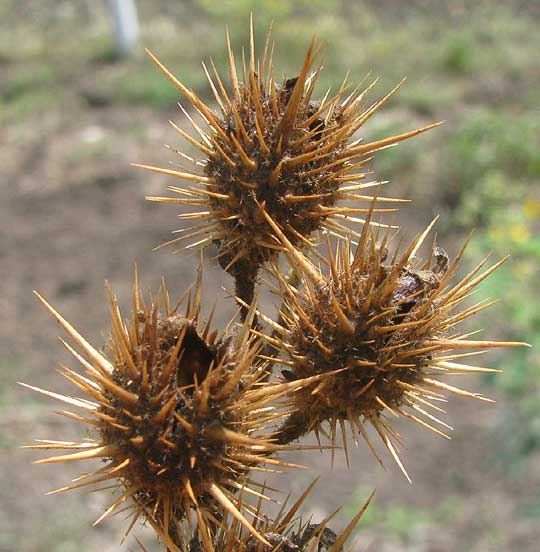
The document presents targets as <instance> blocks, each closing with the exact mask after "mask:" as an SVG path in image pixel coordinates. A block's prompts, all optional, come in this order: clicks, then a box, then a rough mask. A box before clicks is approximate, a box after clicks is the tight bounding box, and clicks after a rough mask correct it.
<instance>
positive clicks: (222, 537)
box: [173, 481, 374, 552]
mask: <svg viewBox="0 0 540 552" xmlns="http://www.w3.org/2000/svg"><path fill="white" fill-rule="evenodd" d="M315 483H316V481H314V482H313V483H312V484H311V485H310V486H309V487H308V488H307V489H306V490H305V491H304V493H303V494H302V495H301V496H300V497H299V498H298V499H297V500H296V502H295V503H294V504H293V505H292V506H291V507H290V508H289V509H285V505H283V507H282V509H281V511H280V513H279V514H278V516H277V518H276V519H274V520H273V521H272V520H268V519H267V518H266V517H264V516H263V515H261V512H260V510H259V509H260V506H261V504H260V503H259V505H258V508H257V510H256V511H255V514H256V517H257V520H256V521H255V526H256V528H257V530H258V531H259V532H260V534H262V535H264V537H265V538H266V540H267V541H268V544H266V545H263V544H261V543H260V542H258V541H256V540H255V539H254V538H253V536H252V535H250V534H248V533H245V531H242V528H241V527H240V526H239V525H238V524H234V523H232V524H229V525H228V526H227V528H226V529H223V530H222V531H220V532H219V533H218V535H217V536H216V539H215V541H214V542H208V541H206V542H204V541H203V540H201V539H199V538H194V539H192V541H191V542H190V543H189V544H188V545H186V546H185V548H186V549H187V550H188V551H189V552H316V551H317V552H343V549H344V548H343V546H344V545H345V544H346V542H347V541H348V539H349V537H350V536H351V534H352V532H353V531H354V529H355V528H356V526H357V525H358V522H359V521H360V519H361V517H362V515H363V513H364V512H365V510H366V509H367V507H368V505H369V503H370V501H371V499H372V498H373V494H374V493H372V494H371V496H370V497H369V498H368V499H367V501H366V502H365V503H364V504H363V505H362V507H361V508H360V509H359V511H358V512H357V513H356V515H355V516H354V517H353V519H352V520H351V521H350V522H349V524H348V525H347V527H346V528H345V529H344V530H343V531H342V532H341V533H339V534H337V533H335V532H334V531H332V530H331V529H330V528H329V527H328V523H329V521H330V519H329V518H328V519H326V520H325V521H324V522H322V523H305V522H302V521H301V519H298V513H299V511H300V508H301V506H302V505H303V504H304V502H305V500H306V498H307V496H308V495H309V493H310V492H311V490H312V489H313V487H314V485H315ZM225 521H227V520H225ZM173 552H178V551H177V550H174V551H173Z"/></svg>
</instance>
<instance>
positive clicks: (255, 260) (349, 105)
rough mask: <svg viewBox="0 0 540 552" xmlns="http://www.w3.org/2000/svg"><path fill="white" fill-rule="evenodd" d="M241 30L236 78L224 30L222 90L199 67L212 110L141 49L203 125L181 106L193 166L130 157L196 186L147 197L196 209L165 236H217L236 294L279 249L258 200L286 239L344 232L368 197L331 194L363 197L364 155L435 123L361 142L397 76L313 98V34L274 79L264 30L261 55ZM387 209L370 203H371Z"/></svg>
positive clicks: (249, 286)
mask: <svg viewBox="0 0 540 552" xmlns="http://www.w3.org/2000/svg"><path fill="white" fill-rule="evenodd" d="M250 38H251V39H250V56H249V66H248V67H246V65H245V63H243V66H242V76H243V80H242V81H239V79H238V74H237V68H236V61H235V57H234V54H233V51H232V49H231V46H230V41H229V39H228V37H227V46H228V52H229V65H230V80H231V88H232V91H231V92H230V93H229V92H227V90H226V89H225V87H224V85H223V82H222V79H221V77H220V76H219V74H218V72H217V71H216V69H215V67H214V66H213V65H212V68H213V73H214V75H213V77H212V76H211V75H210V72H209V71H208V70H207V69H206V67H205V70H206V76H207V77H208V81H209V84H210V87H211V89H212V91H213V93H214V98H215V100H216V103H217V105H218V107H219V113H217V112H215V111H214V110H213V109H212V108H211V107H209V106H208V105H206V104H205V103H204V102H203V101H202V100H201V99H200V98H199V97H198V96H197V95H196V94H195V93H194V92H193V91H191V90H189V89H188V88H187V87H186V86H185V85H183V84H182V83H181V82H180V81H178V79H176V77H174V75H173V74H172V73H171V72H170V71H169V70H168V69H166V68H165V67H164V66H163V65H162V64H161V62H159V61H158V60H157V58H155V57H154V56H153V55H152V54H150V55H151V56H152V58H153V59H154V61H155V62H156V64H157V65H158V66H159V67H160V69H161V70H162V71H163V72H164V74H165V75H166V76H167V77H168V78H169V79H170V80H171V81H172V82H173V83H174V84H175V86H177V88H178V89H179V90H180V91H181V92H182V94H184V95H185V97H186V98H187V99H188V101H189V102H190V103H191V105H192V107H193V108H194V109H195V110H196V111H197V112H198V113H199V114H200V115H201V117H202V118H203V119H204V120H205V121H206V123H207V125H208V129H207V130H205V129H203V128H201V127H200V125H199V124H197V122H196V121H195V120H194V119H193V118H192V117H191V116H189V115H188V114H187V112H185V111H184V113H185V114H186V116H187V117H188V119H189V121H190V123H191V124H192V126H193V127H194V130H195V131H196V133H197V134H198V138H194V137H192V136H190V135H189V134H187V133H186V132H185V131H184V130H182V129H180V128H179V127H177V126H176V125H174V126H175V128H176V129H177V130H178V132H179V133H180V134H181V135H182V136H183V137H184V138H186V139H187V140H188V141H189V142H190V143H191V144H192V145H194V146H195V147H196V148H198V149H199V150H200V151H201V152H202V153H203V154H204V155H205V156H206V160H205V161H203V162H199V161H195V160H194V159H191V158H189V157H187V156H186V155H185V154H181V155H182V157H184V158H187V159H189V160H190V162H191V164H194V165H195V166H194V168H193V169H192V168H190V167H183V170H182V171H181V172H180V171H173V170H168V169H160V168H158V167H150V166H147V165H139V166H141V167H143V168H146V169H149V170H153V171H157V172H161V173H164V174H168V175H172V176H176V177H178V178H181V179H187V180H189V181H195V182H197V183H199V184H200V185H202V186H203V187H195V186H189V187H171V188H170V190H171V191H173V192H175V193H177V194H179V195H180V197H179V198H178V197H152V198H149V199H152V200H154V201H160V202H165V203H176V204H180V205H190V206H193V205H195V206H199V207H202V208H204V209H205V210H204V211H201V212H198V213H188V214H186V215H183V216H185V217H187V218H189V219H193V218H194V219H197V218H199V219H201V220H202V222H201V224H200V225H195V226H193V227H189V228H188V229H185V232H187V233H186V234H185V235H183V236H181V237H179V238H176V239H174V240H172V241H170V242H168V243H179V242H181V241H184V240H189V239H193V238H197V239H198V241H197V242H195V243H196V244H197V245H201V244H205V243H210V242H214V243H215V244H216V245H217V246H218V250H219V253H218V258H219V260H220V263H221V266H222V267H223V268H224V269H225V270H226V271H227V272H230V273H231V274H232V275H233V276H234V278H235V280H236V289H237V294H238V296H239V297H240V299H242V300H244V301H245V302H247V303H251V301H252V299H253V290H254V287H255V282H256V278H257V274H258V273H259V269H260V268H261V267H262V266H263V265H264V264H265V263H267V261H269V260H273V259H275V258H276V257H277V255H278V254H279V251H280V248H279V246H278V242H277V240H276V235H275V232H274V231H273V230H272V228H271V227H270V226H269V225H268V224H267V223H266V222H265V220H264V217H263V216H262V214H261V210H260V205H264V207H265V209H266V210H267V211H268V213H269V214H270V216H271V217H272V218H273V220H274V221H275V223H276V224H277V225H278V226H279V228H280V229H281V231H282V232H284V233H285V235H286V236H287V238H288V239H289V241H290V242H291V243H292V244H293V245H295V246H302V245H303V243H304V241H305V240H308V239H310V237H311V236H312V235H313V234H314V233H315V232H318V231H320V230H325V231H326V232H329V233H331V234H337V235H342V234H344V233H347V232H348V230H347V228H346V225H344V224H343V223H344V220H351V219H352V220H356V221H357V222H363V220H362V219H357V218H356V215H358V214H362V213H367V212H368V211H369V206H368V205H364V206H358V205H357V206H355V207H350V206H349V207H347V206H342V205H338V202H339V201H340V200H346V199H351V200H355V201H356V202H366V201H372V199H373V198H372V197H370V196H366V195H364V192H363V190H365V189H367V188H370V187H373V186H375V185H377V184H378V183H376V182H364V179H365V177H366V175H367V173H366V169H365V166H366V164H367V163H368V161H369V160H370V159H371V157H369V155H370V154H372V153H373V152H375V151H377V150H379V149H381V148H384V147H387V146H390V145H392V144H396V143H398V142H400V141H402V140H405V139H407V138H410V137H412V136H416V135H418V134H420V133H422V132H425V131H427V130H429V129H431V128H433V127H435V126H437V125H436V124H435V125H429V126H427V127H425V128H421V129H418V130H414V131H412V132H407V133H404V134H400V135H396V136H390V137H388V138H385V139H382V140H377V141H375V142H370V143H366V144H364V143H363V140H362V138H359V137H357V136H356V133H357V132H358V131H359V130H360V129H361V127H362V126H363V125H364V124H365V123H366V121H367V120H368V119H369V118H370V117H371V116H372V115H373V114H374V113H375V112H376V111H377V110H378V109H379V108H380V107H381V106H382V105H383V104H384V103H385V102H386V100H387V99H388V98H390V97H391V96H392V94H394V93H395V92H396V91H397V90H398V89H399V87H400V86H401V84H402V83H400V84H399V85H398V86H396V87H395V88H394V89H393V90H392V91H391V92H390V93H389V94H387V95H386V96H385V97H384V98H382V99H381V100H379V101H377V102H375V103H373V104H371V105H366V104H365V101H366V96H367V93H368V92H369V90H370V89H371V86H369V87H367V88H366V89H365V90H361V88H360V87H356V88H355V89H354V90H352V91H348V90H347V83H346V82H344V83H343V84H342V86H341V87H340V88H339V90H338V91H337V92H336V94H334V95H333V96H329V94H327V95H326V96H324V97H323V98H322V99H320V100H314V99H313V94H314V92H315V86H316V83H317V79H318V77H319V75H320V72H321V70H322V62H320V61H318V62H317V65H316V67H315V69H314V66H315V64H316V60H317V45H316V41H315V39H313V41H312V43H311V45H310V47H309V49H308V51H307V54H306V57H305V59H304V63H303V65H302V68H301V70H300V73H299V74H298V76H297V77H294V78H290V79H286V80H285V81H283V82H282V83H278V82H276V80H275V76H274V67H273V63H272V52H270V51H269V44H270V34H268V36H267V40H266V46H265V49H264V54H263V56H262V59H261V60H260V61H259V60H258V59H256V56H255V46H254V39H253V27H251V35H250ZM372 86H373V85H372ZM201 170H202V172H203V173H204V174H202V175H201V174H200V172H201ZM388 201H391V202H397V201H399V200H397V199H391V198H384V197H379V198H378V202H388ZM394 210H395V209H388V208H386V209H385V208H376V211H379V212H384V211H394ZM181 216H182V215H181ZM205 235H206V237H203V238H200V236H205ZM188 247H189V246H188Z"/></svg>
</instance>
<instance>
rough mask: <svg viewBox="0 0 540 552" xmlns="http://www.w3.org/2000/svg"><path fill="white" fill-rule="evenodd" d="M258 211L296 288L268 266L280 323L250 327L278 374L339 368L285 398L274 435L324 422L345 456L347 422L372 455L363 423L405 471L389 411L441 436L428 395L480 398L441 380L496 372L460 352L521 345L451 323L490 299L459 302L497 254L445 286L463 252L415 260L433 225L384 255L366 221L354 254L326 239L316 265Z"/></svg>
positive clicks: (293, 434)
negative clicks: (278, 366) (476, 335)
mask: <svg viewBox="0 0 540 552" xmlns="http://www.w3.org/2000/svg"><path fill="white" fill-rule="evenodd" d="M265 216H266V218H267V220H268V222H269V224H271V225H272V227H273V228H274V230H275V232H276V233H277V234H278V235H279V237H280V240H281V243H282V245H283V247H284V248H285V250H286V253H287V256H288V258H289V261H290V263H291V265H292V266H293V267H295V269H296V270H297V271H299V272H300V274H301V280H302V283H303V289H302V290H301V289H298V288H297V287H295V286H293V285H291V284H290V283H289V282H287V280H286V279H285V278H284V277H283V276H281V275H280V273H279V271H278V270H277V269H276V270H275V274H276V277H277V278H278V279H279V281H280V284H281V289H282V291H283V293H284V295H285V303H284V307H283V309H282V313H281V320H282V323H281V324H277V323H275V322H272V321H270V320H268V319H267V318H266V317H264V319H265V320H266V321H267V322H269V323H270V324H271V327H272V328H273V335H264V334H262V333H260V332H258V331H255V333H257V334H259V335H262V336H263V337H265V339H266V340H267V341H268V342H269V343H270V344H271V345H273V346H274V347H275V348H276V349H277V350H278V351H279V353H280V355H279V357H280V358H279V360H277V362H280V363H282V364H283V365H284V367H285V368H286V370H287V372H286V374H285V379H287V380H294V379H301V378H305V377H311V376H313V375H314V374H324V373H330V372H331V371H335V370H336V369H338V370H341V371H339V372H337V373H334V374H329V375H328V377H325V378H323V379H321V380H320V382H317V383H314V384H312V385H310V386H306V387H304V388H303V389H302V390H301V391H300V392H299V393H297V394H295V395H294V396H292V397H291V406H292V408H293V410H294V411H295V412H294V413H293V414H292V415H291V416H290V417H289V418H288V420H287V421H286V423H285V424H284V425H283V426H282V428H281V429H280V431H279V434H278V437H279V442H282V443H286V442H290V441H292V440H294V439H297V438H298V437H300V436H301V435H303V434H305V433H307V432H309V431H312V430H315V431H316V432H319V431H323V430H322V429H321V424H322V423H323V422H329V424H330V435H329V438H330V439H331V440H332V442H333V443H334V442H335V437H336V432H337V430H338V428H339V431H340V432H341V434H342V438H343V446H344V449H345V453H346V455H347V438H346V430H345V422H348V423H349V425H350V428H351V432H352V434H353V436H354V439H355V441H356V440H357V435H360V436H361V437H363V438H364V439H365V440H366V441H367V443H368V445H369V447H370V448H371V450H372V451H373V452H374V454H375V455H376V456H377V453H376V452H375V449H374V447H373V446H372V444H371V442H370V440H369V439H368V435H367V433H366V430H365V428H364V426H365V425H366V424H367V425H371V426H372V427H373V428H374V429H375V431H376V433H377V434H378V435H379V436H380V438H381V440H382V442H383V443H384V445H385V447H386V448H387V449H388V451H389V452H390V453H391V455H392V456H393V458H394V460H395V461H396V463H397V464H398V466H399V467H400V469H401V470H402V471H403V473H404V474H405V475H406V476H407V478H408V475H407V473H406V471H405V468H404V467H403V465H402V463H401V461H400V459H399V456H398V453H399V450H398V445H397V442H399V436H398V435H397V433H396V432H395V430H394V429H393V428H392V425H391V418H399V417H401V416H403V417H405V418H409V419H411V420H413V421H414V422H416V423H418V424H420V425H422V426H424V427H426V428H428V429H431V430H432V431H434V432H435V433H437V434H440V435H443V436H446V437H447V435H446V434H445V433H444V432H443V430H444V429H452V428H451V427H450V426H449V425H448V424H446V423H445V422H443V421H441V420H440V419H438V418H437V417H436V416H435V415H433V413H432V412H428V410H427V409H431V410H432V411H433V410H434V411H436V412H441V411H442V410H441V409H440V407H439V406H437V405H435V404H433V403H432V400H433V399H434V400H437V399H438V398H442V397H443V395H442V393H445V392H449V393H453V394H455V395H458V396H463V397H471V398H476V399H480V400H483V401H489V399H487V398H485V397H483V396H482V395H481V394H479V393H472V392H469V391H464V390H462V389H459V388H457V387H454V386H453V385H450V384H448V383H445V382H444V381H443V380H442V379H441V378H444V377H446V376H451V375H455V374H463V373H474V372H490V371H496V370H491V369H489V368H482V367H477V366H469V365H467V364H462V360H461V359H462V358H465V357H468V356H470V355H471V354H474V353H472V352H471V351H473V350H475V349H480V350H482V349H490V348H493V347H515V346H522V345H526V344H524V343H514V342H498V341H474V340H470V339H468V336H469V335H470V334H460V333H456V330H455V329H454V328H455V326H456V325H458V324H459V323H460V322H463V321H464V320H466V319H468V318H469V317H471V316H472V315H473V314H475V313H477V312H479V311H480V310H483V309H485V308H487V307H489V306H490V305H491V304H492V303H493V302H487V303H486V302H480V303H478V304H476V305H473V306H462V305H463V302H464V300H465V299H466V298H467V297H468V296H469V294H470V292H471V291H472V290H473V289H474V288H475V287H476V286H477V285H478V284H479V283H480V282H481V281H482V280H483V279H484V278H486V277H487V276H488V275H489V274H491V273H492V272H493V271H494V270H495V269H496V268H497V267H498V266H500V265H501V264H502V263H503V262H504V261H505V260H506V259H503V260H501V261H499V262H497V263H495V264H494V265H493V266H491V267H490V268H487V269H484V268H483V267H484V266H485V264H486V262H487V259H484V260H483V261H482V262H481V263H480V264H479V265H478V266H477V267H476V268H475V269H474V270H472V271H471V272H470V273H469V274H467V275H466V276H464V277H463V278H461V279H459V280H458V281H457V283H454V284H452V283H451V280H452V277H453V276H455V273H456V271H457V268H458V264H459V261H460V258H461V256H462V252H460V253H459V254H458V256H457V257H456V259H455V260H454V261H453V262H452V263H451V264H450V265H449V264H448V258H447V256H446V254H445V253H444V251H443V250H442V249H440V248H435V249H434V254H433V255H432V256H431V258H430V259H428V260H427V261H426V262H424V263H420V262H417V261H416V259H415V255H416V253H417V252H418V249H419V248H420V245H421V244H422V242H423V241H424V240H425V238H426V236H427V234H428V232H429V230H430V228H431V226H432V225H433V223H432V225H430V227H428V229H427V230H426V231H425V232H424V233H423V234H422V235H421V236H419V237H418V238H417V239H415V240H414V241H413V242H412V243H411V244H410V245H409V246H408V247H407V248H406V249H405V251H403V252H402V253H398V252H397V253H396V254H395V255H394V257H393V258H392V259H391V260H389V261H387V256H388V250H387V241H388V240H387V238H386V237H385V238H383V239H382V240H381V241H380V242H379V243H377V238H376V236H375V235H374V231H373V229H372V228H371V227H370V225H369V224H366V225H364V228H363V230H362V233H361V236H360V239H359V243H358V245H357V246H356V250H355V251H354V254H353V253H352V250H353V247H352V245H351V242H348V243H347V242H341V243H338V247H337V250H336V251H335V253H332V248H331V247H330V244H329V246H328V249H329V255H328V257H327V258H324V257H322V256H320V257H319V260H321V261H322V262H324V263H326V266H327V270H326V271H325V270H321V269H319V268H317V267H316V266H315V265H314V264H313V263H312V262H311V261H310V260H309V259H308V258H307V257H306V256H305V255H304V254H302V253H301V252H299V251H298V250H297V249H296V248H295V247H294V245H293V244H292V243H291V242H290V241H289V240H288V239H287V237H286V236H285V234H284V233H282V232H281V230H280V229H279V227H278V225H277V224H276V223H275V222H274V221H273V220H272V218H271V217H270V215H269V214H268V213H265ZM434 222H435V221H434ZM460 306H461V310H459V307H460ZM426 408H427V409H426ZM433 423H434V424H436V425H438V426H440V427H442V430H441V429H439V428H438V427H435V425H433ZM377 458H379V457H378V456H377ZM347 460H348V458H347Z"/></svg>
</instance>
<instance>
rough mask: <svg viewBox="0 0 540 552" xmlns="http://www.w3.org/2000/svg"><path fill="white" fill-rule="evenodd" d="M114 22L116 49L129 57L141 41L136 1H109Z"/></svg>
mask: <svg viewBox="0 0 540 552" xmlns="http://www.w3.org/2000/svg"><path fill="white" fill-rule="evenodd" d="M109 4H110V6H111V11H112V16H113V20H114V35H115V39H116V47H117V48H118V51H119V53H120V54H121V55H123V56H127V55H128V54H129V53H130V52H131V51H132V50H133V49H134V48H135V46H136V45H137V41H138V39H139V18H138V16H137V7H136V6H135V0H109Z"/></svg>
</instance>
